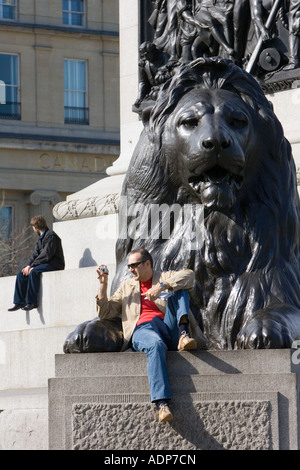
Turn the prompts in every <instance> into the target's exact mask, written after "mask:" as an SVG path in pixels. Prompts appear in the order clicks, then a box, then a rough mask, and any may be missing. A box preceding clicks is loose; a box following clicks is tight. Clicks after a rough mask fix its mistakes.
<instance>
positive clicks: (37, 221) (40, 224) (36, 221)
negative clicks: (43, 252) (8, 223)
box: [30, 215, 47, 230]
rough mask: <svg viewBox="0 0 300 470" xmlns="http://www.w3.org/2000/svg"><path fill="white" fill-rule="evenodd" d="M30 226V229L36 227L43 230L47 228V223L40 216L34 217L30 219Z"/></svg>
mask: <svg viewBox="0 0 300 470" xmlns="http://www.w3.org/2000/svg"><path fill="white" fill-rule="evenodd" d="M30 225H31V227H36V228H37V229H39V230H44V229H45V228H46V227H47V222H46V219H45V217H43V216H42V215H36V216H35V217H32V219H31V221H30Z"/></svg>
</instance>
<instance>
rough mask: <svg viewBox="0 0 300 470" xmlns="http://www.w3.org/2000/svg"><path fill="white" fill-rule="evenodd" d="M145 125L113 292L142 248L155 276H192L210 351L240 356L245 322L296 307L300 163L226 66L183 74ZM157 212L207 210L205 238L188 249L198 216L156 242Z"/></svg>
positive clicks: (260, 99)
mask: <svg viewBox="0 0 300 470" xmlns="http://www.w3.org/2000/svg"><path fill="white" fill-rule="evenodd" d="M144 123H145V127H144V131H143V133H142V135H141V138H140V141H139V143H138V145H137V147H136V150H135V153H134V155H133V158H132V161H131V163H130V167H129V170H128V172H127V175H126V179H125V182H124V186H123V191H122V196H123V198H122V202H121V205H120V216H121V219H122V217H123V218H124V214H125V213H126V216H125V218H124V219H123V221H122V220H121V231H120V238H119V240H118V243H117V262H118V268H117V273H116V277H115V280H114V283H113V286H112V288H113V289H114V288H115V287H116V286H117V285H118V283H119V282H120V281H121V280H122V279H124V278H125V277H126V276H127V275H128V273H127V272H126V256H127V254H128V252H129V251H130V250H132V249H134V248H137V247H140V246H144V247H145V248H147V249H148V250H149V251H150V252H152V253H153V256H154V259H155V267H156V268H158V269H163V270H166V269H178V268H182V267H188V268H191V269H194V271H195V273H196V280H197V283H196V286H195V289H194V291H193V293H192V294H191V304H192V308H193V310H194V313H195V314H196V317H197V318H198V320H199V323H200V324H202V326H203V328H204V332H205V333H206V335H207V336H208V337H209V338H210V340H211V344H212V346H213V347H222V348H223V347H225V348H227V347H233V345H234V344H235V341H236V338H237V335H238V333H239V332H240V330H241V328H242V327H243V325H245V322H247V321H248V320H249V318H251V317H252V316H253V315H255V313H256V312H258V311H262V310H264V309H266V308H267V307H269V306H270V304H271V303H272V302H275V303H276V301H279V302H280V304H284V303H288V304H291V303H292V304H293V305H294V306H295V305H296V306H299V308H300V305H298V304H299V302H298V292H299V287H300V286H299V284H300V279H299V276H300V272H299V271H300V270H299V267H300V266H299V242H300V237H299V235H300V232H299V198H298V193H297V187H296V173H295V167H294V161H293V158H292V155H291V147H290V144H289V143H288V142H287V140H286V139H285V137H284V135H283V130H282V126H281V124H280V123H279V121H278V119H277V118H276V116H275V114H274V112H273V109H272V106H271V105H270V103H269V102H268V101H267V99H266V97H265V96H264V94H263V92H262V90H261V88H260V86H259V84H258V83H257V82H256V80H255V79H254V78H253V77H252V76H251V75H250V74H247V73H246V72H245V71H243V70H242V69H240V68H239V67H237V66H235V65H234V64H233V63H232V62H230V61H226V60H223V59H220V58H210V59H203V58H201V59H197V60H195V61H193V62H190V63H188V64H184V65H181V66H180V67H179V68H178V70H177V72H176V73H175V75H174V77H173V78H172V79H171V80H170V81H169V82H167V83H166V84H165V85H164V87H163V89H162V90H161V92H160V94H159V96H158V98H157V101H156V103H155V104H154V106H153V108H152V110H151V112H150V114H149V115H145V121H144ZM137 204H138V205H139V206H138V207H139V208H140V210H139V224H138V226H139V232H138V233H137V232H136V236H133V235H132V233H130V234H129V233H128V226H130V223H131V222H132V220H133V218H134V217H136V214H134V213H133V212H132V207H135V206H136V205H137ZM155 204H158V205H160V206H161V205H162V204H166V205H169V206H172V205H174V204H179V205H180V206H181V207H182V206H184V205H187V204H188V205H191V204H194V205H201V206H202V207H203V208H204V233H203V237H201V239H199V240H196V243H195V240H194V241H193V243H192V244H191V240H190V234H191V233H192V225H193V220H192V219H193V218H192V217H191V218H190V219H188V218H185V220H184V222H183V223H178V221H174V220H173V221H171V222H170V226H171V234H170V237H167V238H163V237H160V236H155V237H153V236H151V234H150V236H149V231H148V232H147V230H146V227H147V226H148V225H149V216H150V215H151V208H153V205H155ZM141 208H142V209H141ZM130 211H131V212H130ZM150 223H151V221H150ZM157 223H158V224H159V223H160V224H163V223H164V221H160V222H159V221H158V222H157ZM141 228H144V230H141ZM152 233H153V232H152ZM155 233H156V234H157V233H159V230H157V231H156V232H155ZM139 234H140V235H139ZM145 234H146V235H145ZM147 234H148V235H147ZM291 279H292V281H293V282H292V283H291Z"/></svg>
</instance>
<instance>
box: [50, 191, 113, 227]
mask: <svg viewBox="0 0 300 470" xmlns="http://www.w3.org/2000/svg"><path fill="white" fill-rule="evenodd" d="M119 197H120V195H119V193H116V194H108V195H106V196H95V197H89V198H87V199H75V200H71V201H64V202H61V203H59V204H56V206H55V207H54V208H53V216H54V217H55V218H56V219H58V220H73V219H82V218H86V217H96V216H99V215H108V214H116V213H117V212H118V206H119Z"/></svg>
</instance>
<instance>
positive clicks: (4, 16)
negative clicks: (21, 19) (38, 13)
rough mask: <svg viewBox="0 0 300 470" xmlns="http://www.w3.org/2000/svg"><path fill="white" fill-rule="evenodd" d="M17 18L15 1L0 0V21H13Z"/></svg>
mask: <svg viewBox="0 0 300 470" xmlns="http://www.w3.org/2000/svg"><path fill="white" fill-rule="evenodd" d="M16 17H17V0H0V19H1V20H15V19H16Z"/></svg>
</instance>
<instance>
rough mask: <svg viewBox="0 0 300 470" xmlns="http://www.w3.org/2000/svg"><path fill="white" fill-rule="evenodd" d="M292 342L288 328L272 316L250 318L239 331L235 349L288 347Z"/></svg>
mask: <svg viewBox="0 0 300 470" xmlns="http://www.w3.org/2000/svg"><path fill="white" fill-rule="evenodd" d="M292 342H293V339H292V336H291V332H290V330H289V328H288V327H287V326H285V325H283V324H281V323H279V322H278V321H276V320H274V319H272V318H263V319H262V318H256V319H252V320H250V321H249V322H248V323H246V325H245V326H244V327H243V328H242V329H241V331H240V332H239V334H238V336H237V339H236V345H235V346H236V348H237V349H281V348H290V347H291V344H292Z"/></svg>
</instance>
